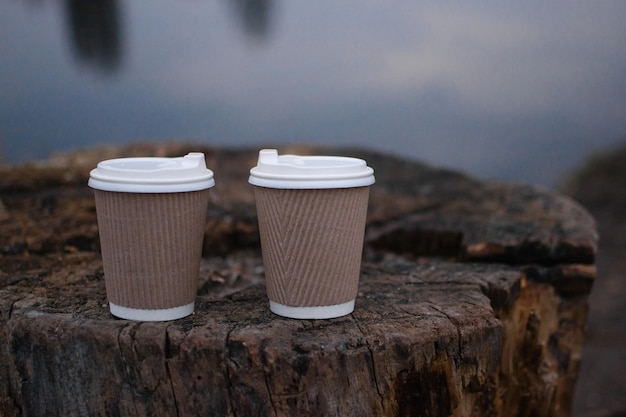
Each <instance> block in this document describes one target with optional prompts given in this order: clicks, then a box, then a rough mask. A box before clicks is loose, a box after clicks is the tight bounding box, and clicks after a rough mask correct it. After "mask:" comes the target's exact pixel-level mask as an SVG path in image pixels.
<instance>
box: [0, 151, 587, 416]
mask: <svg viewBox="0 0 626 417" xmlns="http://www.w3.org/2000/svg"><path fill="white" fill-rule="evenodd" d="M192 150H193V151H203V152H205V154H206V156H207V165H208V166H209V167H210V168H211V169H212V170H214V172H215V180H216V187H215V188H214V189H212V190H211V202H210V207H209V210H208V213H207V223H206V227H205V243H204V249H203V260H202V265H201V271H200V280H199V283H198V298H197V303H196V309H195V313H194V314H193V315H192V316H190V317H187V318H185V319H181V320H177V321H172V322H164V323H140V322H130V321H125V320H119V319H116V318H114V317H113V316H111V315H110V313H109V311H108V306H107V299H106V294H105V290H104V281H103V271H102V262H101V259H100V254H99V242H98V228H97V222H96V216H95V204H94V199H93V193H92V190H90V189H89V188H88V187H87V186H86V181H87V178H88V173H89V170H90V169H91V168H93V167H95V165H96V163H97V162H98V161H99V160H102V159H108V158H112V157H120V156H151V155H155V156H180V155H183V154H185V153H186V152H189V151H192ZM289 151H292V152H294V153H303V154H304V153H314V154H330V153H332V154H342V155H350V156H358V157H363V158H364V159H366V160H367V161H368V164H369V165H370V166H372V167H373V168H374V170H375V175H376V179H377V182H376V184H375V185H374V186H373V187H372V189H371V196H370V207H369V213H368V223H367V229H366V236H365V238H366V244H365V253H364V262H363V266H362V273H361V282H360V286H359V296H358V298H357V302H356V309H355V311H354V313H353V314H351V315H349V316H346V317H343V318H339V319H333V320H319V321H311V320H293V319H285V318H281V317H279V316H276V315H274V314H272V313H271V312H269V308H268V302H267V297H266V294H265V285H264V277H263V273H264V271H263V263H262V260H261V257H260V246H259V237H258V226H257V221H256V212H255V209H254V196H253V191H252V187H251V186H250V185H248V184H247V177H248V169H249V168H250V167H252V166H254V164H255V162H256V156H257V153H256V152H257V150H256V149H255V150H252V149H238V150H235V149H216V148H203V147H198V146H191V145H185V144H165V145H135V146H130V147H123V148H104V149H96V150H87V151H82V152H74V153H71V154H65V155H60V156H57V157H54V158H51V159H50V160H48V161H46V162H45V163H40V164H36V165H35V164H30V165H27V166H20V167H11V168H3V169H1V170H0V364H1V365H2V366H1V367H0V415H2V416H92V415H95V416H98V415H101V416H127V415H132V416H134V415H139V416H153V415H154V416H465V415H473V416H566V415H569V411H570V406H571V399H572V398H571V397H572V394H573V391H574V384H575V381H576V375H577V371H578V367H579V364H580V360H581V352H582V346H583V342H584V336H585V335H584V328H585V322H586V316H587V296H588V294H589V291H590V290H591V287H592V284H593V280H594V278H595V267H594V261H595V254H596V240H597V236H596V229H595V225H594V221H593V218H592V217H591V216H590V215H589V214H588V213H587V212H586V211H585V210H584V209H583V208H582V207H581V206H579V205H578V204H576V203H575V202H574V201H572V200H570V199H569V198H567V197H564V196H562V195H558V194H555V193H553V192H550V191H548V190H545V189H541V188H538V187H532V186H525V185H511V184H502V183H492V182H482V181H478V180H476V179H473V178H470V177H468V176H465V175H463V174H460V173H456V172H452V171H449V170H443V169H437V168H433V167H430V166H427V165H423V164H421V163H418V162H414V161H407V160H403V159H399V158H395V157H392V156H386V155H381V154H377V153H374V152H369V151H363V150H358V149H332V148H327V149H324V148H311V147H307V146H295V147H288V148H287V147H283V148H281V153H286V152H289Z"/></svg>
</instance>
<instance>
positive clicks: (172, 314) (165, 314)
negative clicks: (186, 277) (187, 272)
mask: <svg viewBox="0 0 626 417" xmlns="http://www.w3.org/2000/svg"><path fill="white" fill-rule="evenodd" d="M193 307H194V303H189V304H186V305H184V306H179V307H172V308H163V309H157V310H149V309H142V308H132V307H122V306H118V305H117V304H114V303H111V302H109V308H110V310H111V314H113V315H114V316H116V317H119V318H121V319H126V320H135V321H169V320H176V319H181V318H183V317H187V316H188V315H190V314H191V313H193Z"/></svg>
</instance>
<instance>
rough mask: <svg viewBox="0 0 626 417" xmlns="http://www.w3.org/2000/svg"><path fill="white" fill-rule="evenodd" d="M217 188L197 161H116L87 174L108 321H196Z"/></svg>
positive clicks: (195, 155)
mask: <svg viewBox="0 0 626 417" xmlns="http://www.w3.org/2000/svg"><path fill="white" fill-rule="evenodd" d="M214 184H215V182H214V180H213V173H212V172H211V171H210V170H208V169H207V168H206V164H205V160H204V155H203V154H201V153H190V154H188V155H187V156H185V157H182V158H122V159H113V160H108V161H103V162H100V163H99V164H98V167H97V168H96V169H94V170H92V171H91V173H90V179H89V186H91V187H92V188H94V195H95V200H96V213H97V218H98V229H99V233H100V246H101V250H102V261H103V266H104V280H105V285H106V292H107V297H108V299H109V307H110V310H111V313H112V314H113V315H115V316H117V317H120V318H124V319H129V320H141V321H164V320H175V319H178V318H182V317H185V316H188V315H189V314H191V313H193V309H194V304H195V298H196V291H197V286H198V275H199V272H200V260H201V256H202V242H203V238H204V229H205V224H206V212H207V206H208V201H209V189H210V188H211V187H213V186H214Z"/></svg>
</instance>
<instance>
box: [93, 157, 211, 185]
mask: <svg viewBox="0 0 626 417" xmlns="http://www.w3.org/2000/svg"><path fill="white" fill-rule="evenodd" d="M89 175H90V177H89V186H90V187H91V188H95V189H97V190H103V191H116V192H122V193H178V192H187V191H199V190H205V189H207V188H211V187H213V186H214V185H215V180H214V179H213V172H212V171H211V170H209V169H207V167H206V162H205V160H204V154H203V153H201V152H191V153H189V154H187V155H186V156H184V157H179V158H119V159H109V160H107V161H102V162H100V163H98V167H97V168H96V169H93V170H92V171H91V173H90V174H89Z"/></svg>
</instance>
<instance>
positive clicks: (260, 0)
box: [234, 0, 272, 39]
mask: <svg viewBox="0 0 626 417" xmlns="http://www.w3.org/2000/svg"><path fill="white" fill-rule="evenodd" d="M234 4H235V6H236V7H237V9H238V15H239V17H240V18H241V22H242V24H243V27H244V29H245V30H246V33H247V34H248V35H250V36H252V37H254V38H259V39H260V38H263V37H265V36H266V35H267V33H268V30H269V20H270V13H271V8H272V1H271V0H236V1H235V2H234Z"/></svg>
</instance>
